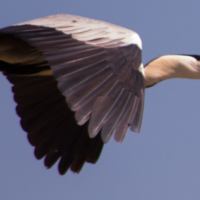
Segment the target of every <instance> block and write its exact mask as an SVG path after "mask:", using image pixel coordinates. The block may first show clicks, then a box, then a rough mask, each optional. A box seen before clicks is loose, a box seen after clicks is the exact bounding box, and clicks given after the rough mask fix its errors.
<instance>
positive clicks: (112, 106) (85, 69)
mask: <svg viewBox="0 0 200 200" xmlns="http://www.w3.org/2000/svg"><path fill="white" fill-rule="evenodd" d="M1 31H2V32H4V33H9V34H13V35H15V36H16V37H19V38H22V39H23V40H24V41H26V42H28V43H29V44H30V45H31V46H34V47H36V48H37V49H39V50H40V51H41V52H42V53H43V55H44V57H45V59H46V60H47V62H48V64H49V65H50V67H51V68H52V70H53V75H54V77H55V78H56V80H55V78H53V77H52V76H48V77H46V76H44V77H43V76H33V77H31V76H29V77H27V76H24V77H20V78H19V77H17V76H15V75H13V76H12V75H10V74H5V75H7V77H8V80H9V81H10V82H11V83H13V84H14V86H13V92H14V94H15V101H16V102H17V103H18V106H17V109H16V110H17V113H18V115H19V116H20V117H21V118H22V121H21V124H22V127H23V129H24V130H25V131H26V132H28V139H29V141H30V143H31V144H32V145H33V146H36V148H35V155H36V158H38V159H40V158H42V157H43V156H45V155H46V158H45V165H46V166H47V167H48V168H49V167H51V166H52V165H53V164H54V163H55V162H56V161H57V160H58V159H59V157H61V159H60V163H59V172H60V174H64V173H65V172H66V171H67V169H68V168H69V167H70V166H71V169H72V171H74V172H79V171H80V170H81V167H82V166H83V164H84V162H85V161H87V162H91V163H95V162H96V161H97V160H98V157H99V156H100V153H101V150H102V148H103V143H106V142H108V141H109V139H110V137H111V136H112V135H113V133H114V138H115V140H116V141H120V142H122V141H123V139H124V137H125V134H126V132H127V130H128V128H129V126H131V130H133V131H135V132H139V131H140V127H141V121H142V113H143V106H144V78H143V74H142V73H141V72H140V71H138V68H139V66H140V65H141V50H140V49H139V48H138V47H137V45H134V44H131V45H128V46H122V47H121V46H120V47H116V46H117V44H120V40H119V41H111V40H110V41H109V40H107V41H106V46H107V48H104V47H102V46H101V47H99V46H94V45H90V44H87V43H85V42H83V41H79V40H76V39H74V38H73V37H71V35H70V34H68V35H66V34H64V33H63V32H61V31H57V30H55V29H54V28H47V27H42V26H40V27H38V26H32V25H22V26H13V27H8V28H6V29H2V30H1ZM100 40H101V41H102V38H99V41H100ZM96 43H98V41H96ZM101 44H102V43H101ZM108 47H109V48H108ZM27 82H30V84H27ZM48 82H49V85H48ZM26 84H27V85H28V87H24V86H26ZM57 86H58V88H57ZM32 87H33V88H32ZM34 87H35V88H34ZM50 87H52V88H54V90H55V91H53V90H52V91H51V90H49V88H50ZM16 88H18V89H16ZM26 88H27V89H28V92H26V91H27V90H26ZM58 89H59V90H58ZM40 90H41V93H40V92H36V91H40ZM32 91H33V92H32ZM51 92H52V93H51ZM34 93H35V94H34ZM61 93H62V94H61ZM25 94H27V95H25ZM30 94H31V96H32V95H35V96H36V97H38V98H34V99H35V100H34V101H33V98H30V96H29V95H30ZM41 94H44V95H41ZM20 95H21V96H22V97H21V96H20ZM45 95H46V96H45ZM18 96H19V97H18ZM25 96H26V97H25ZM23 98H24V99H23ZM21 99H23V100H21ZM66 101H67V104H68V106H69V107H70V109H71V110H70V109H69V107H68V106H67V104H66ZM29 102H30V103H29ZM38 103H39V105H37V104H38ZM33 105H34V106H33ZM54 105H55V107H52V106H54ZM39 107H40V108H39ZM41 108H44V110H43V109H42V110H41V113H43V114H42V115H41V113H40V111H39V110H40V109H41ZM49 108H52V109H49ZM54 108H58V110H57V109H54ZM30 110H31V112H29V111H30ZM27 111H28V112H27ZM51 112H52V114H48V113H51ZM39 116H41V117H39ZM49 116H50V117H49ZM38 117H39V118H41V119H40V120H39V119H38ZM35 119H38V120H36V121H35ZM75 119H76V120H75ZM66 121H67V123H66ZM76 121H77V123H78V124H79V125H80V126H77V125H76ZM34 123H37V126H36V125H34ZM51 123H52V124H51ZM50 124H51V125H50ZM49 125H50V126H49ZM58 127H59V128H58ZM55 132H57V134H55ZM66 133H68V134H66ZM88 134H89V135H90V137H91V138H89V136H88ZM32 136H33V139H32ZM55 138H57V139H55ZM55 141H57V142H55ZM75 155H76V156H75Z"/></svg>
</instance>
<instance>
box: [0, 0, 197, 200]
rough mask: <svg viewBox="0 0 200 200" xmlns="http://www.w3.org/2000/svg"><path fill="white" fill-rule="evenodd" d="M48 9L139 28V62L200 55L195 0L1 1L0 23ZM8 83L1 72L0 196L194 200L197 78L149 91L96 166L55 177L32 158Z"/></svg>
mask: <svg viewBox="0 0 200 200" xmlns="http://www.w3.org/2000/svg"><path fill="white" fill-rule="evenodd" d="M52 14H74V15H80V16H85V17H90V18H94V19H99V20H104V21H107V22H111V23H114V24H117V25H121V26H124V27H126V28H129V29H132V30H134V31H136V32H137V33H138V34H139V35H140V37H141V39H142V41H143V62H144V64H145V63H147V62H149V61H150V60H152V59H154V58H156V57H158V56H160V55H164V54H200V1H199V0H168V1H166V0H165V1H163V0H123V1H122V0H101V1H100V0H98V1H96V0H73V1H69V0H51V1H49V0H34V1H27V0H0V27H5V26H9V25H12V24H16V23H19V22H23V21H27V20H31V19H34V18H39V17H44V16H47V15H52ZM10 88H11V85H10V84H9V83H8V82H7V80H6V79H5V78H4V77H3V76H0V199H1V200H23V199H24V200H25V199H27V200H62V199H69V200H80V199H83V200H85V199H88V200H122V199H126V200H129V199H131V200H169V199H170V200H177V199H181V200H190V199H192V200H199V197H200V80H179V79H174V80H168V81H164V82H161V83H159V84H158V85H156V86H155V87H152V88H150V89H147V90H146V96H145V110H144V118H143V124H142V129H141V133H140V134H136V133H132V132H130V131H128V133H127V136H126V138H125V140H124V142H123V143H122V144H121V143H116V142H115V141H114V140H113V139H112V140H111V141H110V142H109V143H108V144H106V145H105V147H104V150H103V152H102V155H101V157H100V159H99V161H98V162H97V164H95V165H92V164H86V165H85V166H84V167H83V169H82V171H81V173H80V174H78V175H77V174H73V173H72V172H71V171H69V172H68V173H67V174H66V175H64V176H60V175H59V174H58V171H57V166H54V167H53V168H52V169H50V170H46V169H45V167H44V166H43V161H42V160H41V161H37V160H36V159H35V157H34V155H33V147H32V146H31V145H29V143H28V142H27V138H26V133H25V132H23V131H22V129H21V127H20V125H19V117H18V116H17V115H16V113H15V106H16V105H15V103H14V101H13V97H12V93H11V89H10Z"/></svg>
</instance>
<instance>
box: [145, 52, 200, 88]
mask: <svg viewBox="0 0 200 200" xmlns="http://www.w3.org/2000/svg"><path fill="white" fill-rule="evenodd" d="M144 73H145V85H146V87H150V86H152V85H155V84H157V83H158V82H160V81H162V80H166V79H170V78H190V79H200V62H199V61H197V60H196V58H194V57H192V56H185V55H166V56H161V57H159V58H157V59H155V60H153V61H151V62H150V63H148V64H147V65H146V67H145V68H144Z"/></svg>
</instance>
